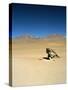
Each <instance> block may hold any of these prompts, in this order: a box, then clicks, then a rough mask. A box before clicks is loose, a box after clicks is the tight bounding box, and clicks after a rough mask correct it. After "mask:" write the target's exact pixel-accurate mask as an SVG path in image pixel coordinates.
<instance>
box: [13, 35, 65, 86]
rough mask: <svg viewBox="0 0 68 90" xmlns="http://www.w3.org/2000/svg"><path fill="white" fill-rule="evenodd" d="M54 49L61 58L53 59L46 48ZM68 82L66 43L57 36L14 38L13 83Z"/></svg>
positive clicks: (48, 83)
mask: <svg viewBox="0 0 68 90" xmlns="http://www.w3.org/2000/svg"><path fill="white" fill-rule="evenodd" d="M47 47H48V48H51V49H53V50H54V51H55V52H56V53H57V54H58V55H59V56H60V58H53V59H51V60H48V59H43V57H47V54H46V48H47ZM65 82H66V43H65V39H63V38H61V37H58V38H56V37H55V36H53V37H50V38H46V39H44V38H43V39H37V38H30V37H27V38H24V37H19V38H15V39H13V40H12V85H13V86H31V85H52V84H63V83H65Z"/></svg>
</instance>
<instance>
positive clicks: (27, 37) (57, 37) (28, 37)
mask: <svg viewBox="0 0 68 90" xmlns="http://www.w3.org/2000/svg"><path fill="white" fill-rule="evenodd" d="M14 39H18V40H46V39H47V40H64V39H65V37H64V36H63V35H60V34H52V35H49V36H47V37H46V36H45V37H35V36H32V35H22V36H19V37H16V38H14Z"/></svg>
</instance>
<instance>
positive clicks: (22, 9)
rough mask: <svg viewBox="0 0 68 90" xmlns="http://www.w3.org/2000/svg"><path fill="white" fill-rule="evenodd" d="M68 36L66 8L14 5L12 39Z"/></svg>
mask: <svg viewBox="0 0 68 90" xmlns="http://www.w3.org/2000/svg"><path fill="white" fill-rule="evenodd" d="M25 34H29V35H33V36H37V37H43V36H48V35H51V34H61V35H64V36H65V34H66V7H64V6H63V7H60V6H46V5H45V6H43V5H27V4H12V37H17V36H21V35H25Z"/></svg>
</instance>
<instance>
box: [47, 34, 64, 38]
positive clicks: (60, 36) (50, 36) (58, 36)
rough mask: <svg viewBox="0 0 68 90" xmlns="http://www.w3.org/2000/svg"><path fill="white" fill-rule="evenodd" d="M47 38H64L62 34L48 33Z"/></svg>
mask: <svg viewBox="0 0 68 90" xmlns="http://www.w3.org/2000/svg"><path fill="white" fill-rule="evenodd" d="M47 38H50V39H58V38H64V36H63V35H60V34H53V35H49V36H48V37H47Z"/></svg>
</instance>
